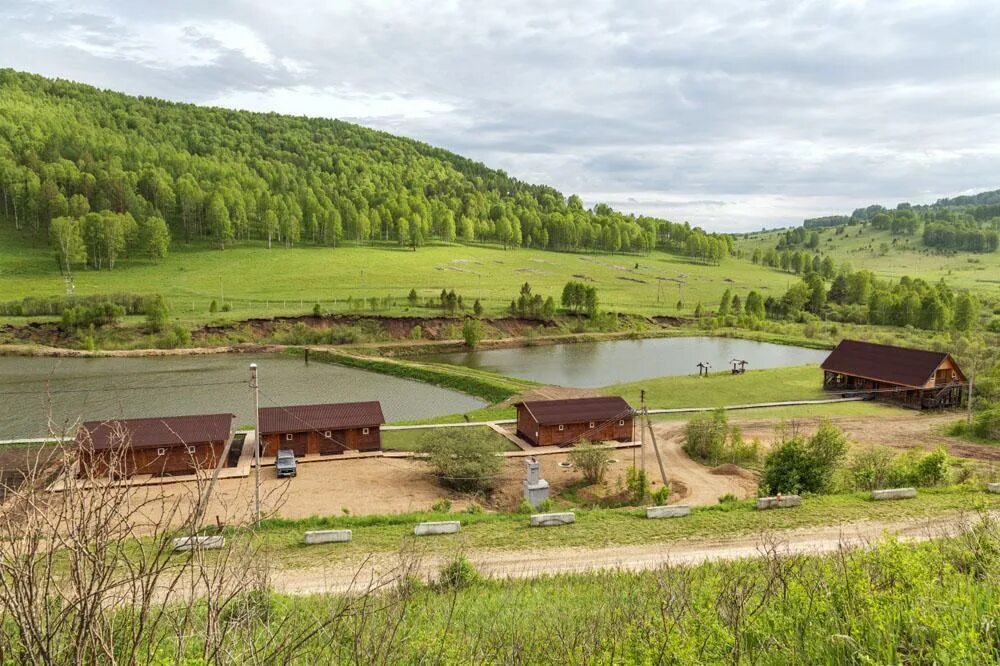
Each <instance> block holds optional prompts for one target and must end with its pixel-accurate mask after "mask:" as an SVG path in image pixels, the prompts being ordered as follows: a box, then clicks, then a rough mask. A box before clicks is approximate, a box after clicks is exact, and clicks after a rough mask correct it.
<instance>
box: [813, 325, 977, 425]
mask: <svg viewBox="0 0 1000 666" xmlns="http://www.w3.org/2000/svg"><path fill="white" fill-rule="evenodd" d="M820 367H821V368H822V369H823V388H824V389H827V390H829V391H837V392H840V393H841V394H843V395H864V396H870V397H872V398H876V399H880V400H888V401H891V402H894V403H897V404H901V405H904V406H906V407H912V408H914V409H928V408H934V407H953V406H957V405H960V404H961V403H962V394H963V392H964V391H965V388H966V386H968V381H967V380H966V378H965V375H964V374H963V373H962V369H961V368H959V367H958V363H956V362H955V359H953V358H952V357H951V354H948V353H947V352H935V351H928V350H924V349H911V348H908V347H894V346H892V345H879V344H875V343H872V342H860V341H858V340H842V341H841V342H840V344H838V345H837V347H836V348H835V349H834V350H833V351H832V352H830V355H829V356H828V357H827V358H826V360H825V361H823V363H822V364H821V365H820Z"/></svg>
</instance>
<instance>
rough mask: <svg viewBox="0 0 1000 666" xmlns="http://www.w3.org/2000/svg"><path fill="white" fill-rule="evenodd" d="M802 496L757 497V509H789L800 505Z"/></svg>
mask: <svg viewBox="0 0 1000 666" xmlns="http://www.w3.org/2000/svg"><path fill="white" fill-rule="evenodd" d="M801 505H802V498H801V497H800V496H798V495H781V496H780V497H758V498H757V508H758V509H789V508H791V507H793V506H801Z"/></svg>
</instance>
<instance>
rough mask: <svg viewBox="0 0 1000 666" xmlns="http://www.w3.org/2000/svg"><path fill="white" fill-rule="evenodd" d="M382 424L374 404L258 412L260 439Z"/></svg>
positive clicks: (292, 408)
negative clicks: (266, 436)
mask: <svg viewBox="0 0 1000 666" xmlns="http://www.w3.org/2000/svg"><path fill="white" fill-rule="evenodd" d="M383 423H385V417H384V416H382V405H381V404H380V403H379V402H377V401H371V402H342V403H339V404H327V405H294V406H291V407H264V408H262V409H261V410H260V432H261V434H262V435H272V434H274V433H288V432H308V431H310V430H343V429H345V428H363V427H367V426H377V425H382V424H383Z"/></svg>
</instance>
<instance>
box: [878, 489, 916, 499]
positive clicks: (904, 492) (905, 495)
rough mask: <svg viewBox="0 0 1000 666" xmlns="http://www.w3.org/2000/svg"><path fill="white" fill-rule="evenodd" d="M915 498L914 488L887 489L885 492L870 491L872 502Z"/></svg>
mask: <svg viewBox="0 0 1000 666" xmlns="http://www.w3.org/2000/svg"><path fill="white" fill-rule="evenodd" d="M916 496H917V489H916V488H888V489H886V490H873V491H872V499H873V500H894V499H910V498H912V497H916Z"/></svg>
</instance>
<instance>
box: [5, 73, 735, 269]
mask: <svg viewBox="0 0 1000 666" xmlns="http://www.w3.org/2000/svg"><path fill="white" fill-rule="evenodd" d="M0 214H2V215H3V216H5V217H6V218H7V219H8V220H9V222H10V224H13V225H14V227H15V228H16V229H17V230H19V231H22V232H24V233H30V234H34V235H35V237H36V238H47V239H49V240H50V242H51V245H52V248H53V251H54V255H55V259H56V260H57V262H56V261H54V262H53V270H55V268H56V266H57V265H58V266H59V267H60V268H61V269H62V270H63V271H64V272H67V271H69V270H71V269H73V268H74V267H78V266H89V267H90V268H92V269H95V270H104V269H107V270H111V269H114V267H115V265H116V263H118V262H119V260H120V259H122V258H125V257H127V258H129V259H130V260H135V259H143V260H148V261H151V262H157V261H159V260H160V259H162V258H163V257H164V256H165V255H166V254H167V253H168V252H169V251H170V250H171V247H172V246H174V245H176V244H178V243H183V244H196V245H197V244H199V243H200V244H201V245H202V246H204V247H205V249H210V248H213V247H214V248H218V249H225V248H226V247H227V246H229V245H230V244H232V243H234V242H254V243H259V244H260V245H261V246H266V247H268V248H271V247H274V246H284V247H290V246H293V245H300V244H309V245H316V246H329V247H336V246H338V245H341V244H344V243H349V244H352V245H367V244H382V245H386V244H391V245H398V246H403V247H409V248H412V249H414V250H416V249H417V248H418V247H420V246H422V245H425V244H428V243H431V242H463V243H489V244H494V245H497V246H502V247H504V248H516V247H528V248H536V249H543V250H557V251H601V252H612V253H614V252H631V253H645V252H649V251H651V250H653V249H655V248H662V249H667V250H669V251H671V252H674V253H677V254H682V255H687V256H691V257H695V258H697V259H699V260H702V261H704V262H707V263H718V262H719V261H721V260H722V259H723V258H724V257H726V256H728V255H729V253H730V252H731V251H732V239H731V238H730V237H729V236H725V235H717V234H707V233H705V232H704V231H702V230H700V229H697V228H695V229H692V228H691V227H690V225H688V224H686V223H682V224H674V223H670V222H667V221H665V220H660V219H655V218H651V217H643V216H634V215H626V214H622V213H620V212H617V211H614V210H612V209H611V208H610V207H608V206H607V205H604V204H598V205H596V206H594V207H593V208H591V209H586V208H585V207H584V205H583V202H582V201H581V200H580V198H579V197H577V196H575V195H574V196H569V197H564V196H563V195H562V194H560V193H559V192H558V191H556V190H555V189H553V188H551V187H546V186H543V185H531V184H528V183H524V182H521V181H519V180H517V179H516V178H513V177H511V176H509V175H507V174H506V173H504V172H503V171H499V170H493V169H489V168H487V167H486V166H484V165H482V164H480V163H478V162H474V161H472V160H469V159H466V158H464V157H461V156H459V155H456V154H454V153H451V152H448V151H446V150H442V149H439V148H434V147H432V146H429V145H426V144H423V143H420V142H417V141H412V140H409V139H405V138H400V137H396V136H392V135H390V134H386V133H384V132H379V131H374V130H371V129H367V128H364V127H361V126H358V125H354V124H350V123H346V122H341V121H338V120H326V119H318V118H305V117H292V116H282V115H278V114H273V113H269V114H261V113H251V112H245V111H232V110H226V109H221V108H204V107H198V106H194V105H190V104H178V103H172V102H167V101H163V100H159V99H153V98H141V97H131V96H128V95H123V94H119V93H114V92H109V91H103V90H98V89H96V88H93V87H90V86H86V85H81V84H77V83H72V82H68V81H63V80H52V79H47V78H44V77H40V76H35V75H30V74H25V73H20V72H16V71H13V70H10V69H4V70H0Z"/></svg>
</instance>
